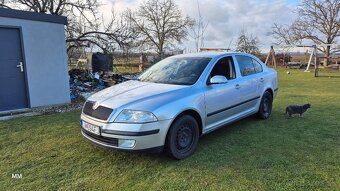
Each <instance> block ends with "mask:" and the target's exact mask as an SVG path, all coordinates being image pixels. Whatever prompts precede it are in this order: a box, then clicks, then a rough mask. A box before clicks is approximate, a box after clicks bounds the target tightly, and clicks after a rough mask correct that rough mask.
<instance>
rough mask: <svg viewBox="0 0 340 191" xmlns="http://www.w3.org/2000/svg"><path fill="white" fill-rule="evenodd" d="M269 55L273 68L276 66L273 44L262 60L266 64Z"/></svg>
mask: <svg viewBox="0 0 340 191" xmlns="http://www.w3.org/2000/svg"><path fill="white" fill-rule="evenodd" d="M270 56H271V57H272V60H273V65H274V68H276V58H275V51H274V47H273V46H270V51H269V53H268V56H267V58H266V61H265V62H264V63H265V64H266V65H268V60H269V58H270Z"/></svg>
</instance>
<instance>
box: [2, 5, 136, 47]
mask: <svg viewBox="0 0 340 191" xmlns="http://www.w3.org/2000/svg"><path fill="white" fill-rule="evenodd" d="M1 1H2V2H3V3H5V5H6V6H7V7H11V8H16V9H23V10H28V11H34V12H39V13H46V14H53V15H60V16H66V17H67V18H68V24H67V27H66V34H67V37H66V42H67V45H68V47H67V50H68V51H70V50H72V49H73V48H83V47H89V46H93V45H94V46H97V47H98V48H100V49H102V50H103V51H104V52H107V51H110V50H112V45H111V46H108V45H109V44H118V45H119V46H126V45H127V44H129V43H130V42H131V39H133V38H135V35H136V33H133V32H134V31H133V30H130V29H131V25H130V24H129V23H128V22H127V21H126V20H124V19H122V18H120V19H117V15H115V14H114V13H112V18H111V19H110V20H109V21H108V22H107V24H105V22H104V19H103V18H102V17H101V15H100V14H99V13H98V9H99V7H100V6H101V4H100V3H99V2H98V1H97V0H1Z"/></svg>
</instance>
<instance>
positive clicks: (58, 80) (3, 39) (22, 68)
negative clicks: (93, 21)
mask: <svg viewBox="0 0 340 191" xmlns="http://www.w3.org/2000/svg"><path fill="white" fill-rule="evenodd" d="M66 24H67V19H66V17H61V16H55V15H47V14H42V13H34V12H27V11H18V10H12V9H4V8H0V112H2V111H10V110H17V109H24V108H33V107H39V106H49V105H58V104H65V103H69V102H70V94H69V91H70V90H69V75H68V68H67V53H66V42H65V30H64V27H65V25H66Z"/></svg>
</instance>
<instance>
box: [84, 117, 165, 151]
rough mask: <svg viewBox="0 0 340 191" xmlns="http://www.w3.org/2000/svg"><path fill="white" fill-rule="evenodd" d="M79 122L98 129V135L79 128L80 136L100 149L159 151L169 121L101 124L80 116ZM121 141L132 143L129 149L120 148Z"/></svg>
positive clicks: (163, 141) (162, 144)
mask: <svg viewBox="0 0 340 191" xmlns="http://www.w3.org/2000/svg"><path fill="white" fill-rule="evenodd" d="M81 120H82V121H84V122H87V123H90V124H92V125H95V126H98V127H100V135H96V134H93V133H90V132H88V131H86V130H85V129H83V128H81V133H82V135H83V136H84V137H85V138H86V139H87V140H88V141H90V142H92V143H94V144H96V145H99V146H101V147H106V148H111V149H120V150H125V151H141V152H144V151H145V152H149V151H160V150H162V147H163V146H164V143H165V138H166V134H167V131H168V128H169V126H170V124H171V120H164V121H157V122H154V123H145V124H127V123H103V122H98V121H95V120H93V119H90V118H87V117H86V116H85V115H83V114H82V116H81ZM122 141H132V142H134V144H133V145H131V146H129V147H124V146H121V144H120V143H121V142H122Z"/></svg>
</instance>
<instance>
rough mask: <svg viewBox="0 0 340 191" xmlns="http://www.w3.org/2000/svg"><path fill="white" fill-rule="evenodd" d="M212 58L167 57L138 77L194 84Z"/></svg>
mask: <svg viewBox="0 0 340 191" xmlns="http://www.w3.org/2000/svg"><path fill="white" fill-rule="evenodd" d="M210 60H211V58H167V59H164V60H162V61H160V62H158V63H156V64H154V65H153V66H152V67H150V68H149V69H148V70H146V71H145V72H144V73H143V74H142V75H141V76H140V77H139V78H138V79H139V80H140V81H144V82H154V83H164V84H179V85H192V84H194V83H195V82H196V81H197V80H198V78H199V77H200V76H201V74H202V72H203V70H204V69H205V68H206V66H207V65H208V63H209V62H210Z"/></svg>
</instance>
